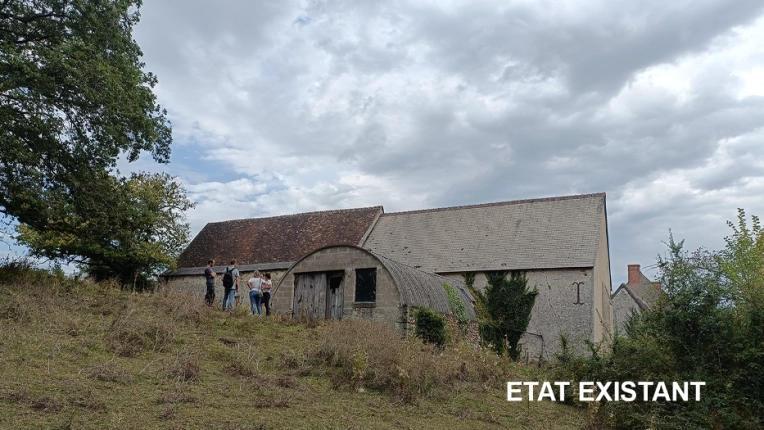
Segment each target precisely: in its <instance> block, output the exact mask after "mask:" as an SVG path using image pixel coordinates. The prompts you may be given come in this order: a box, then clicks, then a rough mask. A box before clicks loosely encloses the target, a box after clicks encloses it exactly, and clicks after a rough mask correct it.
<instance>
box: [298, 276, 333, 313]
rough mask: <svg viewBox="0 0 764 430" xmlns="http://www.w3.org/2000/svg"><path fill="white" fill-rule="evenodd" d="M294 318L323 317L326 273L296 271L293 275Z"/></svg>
mask: <svg viewBox="0 0 764 430" xmlns="http://www.w3.org/2000/svg"><path fill="white" fill-rule="evenodd" d="M292 309H293V310H292V315H293V316H294V317H295V318H324V315H325V309H326V273H325V272H315V273H296V274H295V275H294V302H293V305H292Z"/></svg>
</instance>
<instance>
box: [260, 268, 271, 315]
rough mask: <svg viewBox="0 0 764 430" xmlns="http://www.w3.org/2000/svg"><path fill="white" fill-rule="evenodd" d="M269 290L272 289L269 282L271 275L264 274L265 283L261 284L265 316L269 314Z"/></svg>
mask: <svg viewBox="0 0 764 430" xmlns="http://www.w3.org/2000/svg"><path fill="white" fill-rule="evenodd" d="M271 288H273V282H271V274H270V273H266V274H265V283H264V284H263V300H262V301H263V305H265V316H270V314H271Z"/></svg>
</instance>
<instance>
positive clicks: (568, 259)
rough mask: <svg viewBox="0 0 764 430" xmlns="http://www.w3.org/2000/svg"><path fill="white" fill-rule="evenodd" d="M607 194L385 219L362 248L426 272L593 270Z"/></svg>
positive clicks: (398, 214) (381, 219)
mask: <svg viewBox="0 0 764 430" xmlns="http://www.w3.org/2000/svg"><path fill="white" fill-rule="evenodd" d="M604 220H605V194H604V193H599V194H586V195H578V196H566V197H553V198H545V199H533V200H517V201H510V202H500V203H489V204H483V205H474V206H460V207H451V208H440V209H430V210H420V211H411V212H399V213H387V214H383V215H382V216H380V218H379V220H378V221H377V223H376V224H375V226H374V228H373V230H372V231H371V233H370V234H369V237H368V238H367V239H366V241H365V242H364V245H363V247H364V248H367V249H369V250H371V251H372V252H374V253H376V254H380V255H384V256H386V257H388V258H392V259H394V260H396V261H400V262H403V263H405V264H407V265H409V266H414V267H417V268H421V269H422V270H425V271H428V272H438V273H448V272H461V271H477V270H521V269H551V268H573V267H593V266H594V261H595V259H596V256H597V245H598V243H599V233H600V227H601V223H602V222H604Z"/></svg>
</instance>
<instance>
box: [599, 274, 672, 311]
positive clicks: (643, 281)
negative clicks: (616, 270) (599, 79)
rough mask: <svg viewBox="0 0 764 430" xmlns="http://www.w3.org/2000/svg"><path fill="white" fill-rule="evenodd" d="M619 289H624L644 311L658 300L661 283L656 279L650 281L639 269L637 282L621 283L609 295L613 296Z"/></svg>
mask: <svg viewBox="0 0 764 430" xmlns="http://www.w3.org/2000/svg"><path fill="white" fill-rule="evenodd" d="M621 291H625V292H626V293H627V294H628V295H629V296H631V298H632V299H633V300H634V302H635V303H636V304H637V306H639V308H640V309H641V310H643V311H644V310H647V309H650V308H651V307H652V306H653V304H654V303H655V302H656V301H658V298H659V297H660V294H661V283H660V282H658V281H651V280H650V279H649V278H648V277H647V276H645V275H644V273H642V271H640V272H639V283H638V284H637V283H634V284H628V283H623V284H621V285H620V286H619V287H618V289H617V290H615V293H613V295H612V296H611V297H612V298H615V296H616V295H617V294H618V293H619V292H621Z"/></svg>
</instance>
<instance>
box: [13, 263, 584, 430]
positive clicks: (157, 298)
mask: <svg viewBox="0 0 764 430" xmlns="http://www.w3.org/2000/svg"><path fill="white" fill-rule="evenodd" d="M17 272H18V271H17ZM17 272H13V273H12V274H9V272H8V270H6V269H5V268H3V267H0V380H2V381H3V383H2V384H0V428H86V429H107V428H127V429H130V428H218V429H244V428H267V429H276V428H370V427H376V428H410V427H419V428H446V427H448V428H451V427H469V428H565V429H573V428H579V427H580V426H581V424H582V423H583V421H584V419H585V417H584V416H580V414H581V412H580V411H578V410H576V409H574V408H570V407H566V406H562V405H555V404H550V403H546V404H531V405H527V404H526V405H516V404H508V403H507V402H506V391H505V390H506V388H505V383H506V380H507V378H513V379H525V378H526V377H525V376H523V374H524V373H523V372H525V373H527V372H530V370H529V369H527V368H524V367H522V366H519V365H515V364H511V363H507V362H506V361H504V360H502V359H500V358H498V357H496V356H495V355H494V354H492V353H490V352H486V351H475V350H473V349H472V348H469V347H467V346H461V345H460V344H458V343H457V344H456V345H451V346H447V347H446V348H445V349H443V350H438V349H434V348H431V347H429V346H426V345H423V344H421V343H419V342H418V341H417V340H416V339H409V340H404V339H401V338H399V337H398V336H397V335H395V333H393V332H391V331H388V330H385V329H383V328H380V327H379V326H378V325H376V324H373V323H369V322H366V321H341V322H331V323H316V322H313V323H311V324H306V323H300V322H297V321H291V320H288V319H283V318H282V317H274V318H251V317H250V316H249V315H247V314H248V312H247V309H246V308H244V307H242V309H239V310H236V311H235V312H233V313H232V314H228V313H225V312H221V311H219V310H217V309H216V308H214V309H212V308H209V307H207V306H205V305H204V304H203V302H202V301H200V300H193V299H189V298H187V297H181V296H178V295H175V294H173V293H170V292H158V293H142V294H134V293H129V292H124V291H121V290H119V289H118V288H117V286H116V285H114V284H110V283H100V284H92V283H88V282H81V281H79V282H77V281H73V280H69V279H65V278H56V277H51V276H50V275H45V274H44V273H43V274H41V273H39V272H33V273H27V272H23V271H22V272H18V273H17ZM3 279H5V280H6V283H2V280H3ZM530 377H533V375H531V376H530ZM244 411H248V412H246V413H245V412H244ZM251 411H254V412H251ZM371 423H374V424H373V425H372V424H371Z"/></svg>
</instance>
